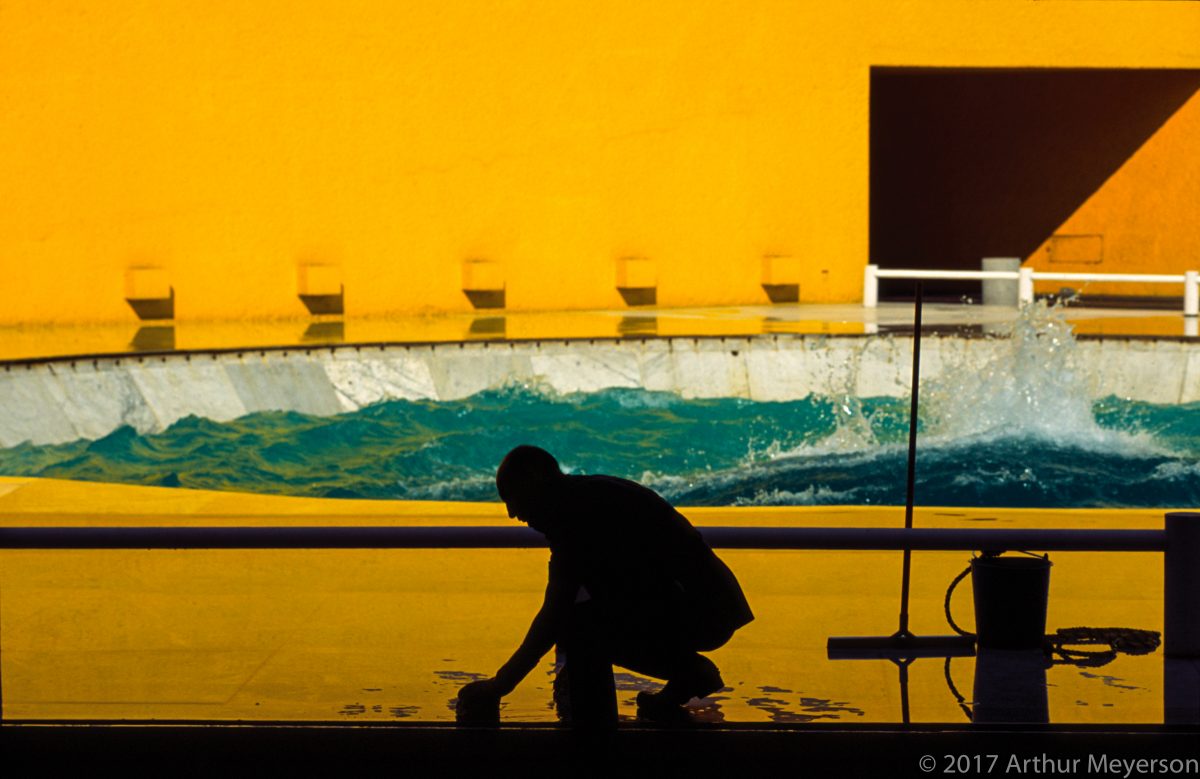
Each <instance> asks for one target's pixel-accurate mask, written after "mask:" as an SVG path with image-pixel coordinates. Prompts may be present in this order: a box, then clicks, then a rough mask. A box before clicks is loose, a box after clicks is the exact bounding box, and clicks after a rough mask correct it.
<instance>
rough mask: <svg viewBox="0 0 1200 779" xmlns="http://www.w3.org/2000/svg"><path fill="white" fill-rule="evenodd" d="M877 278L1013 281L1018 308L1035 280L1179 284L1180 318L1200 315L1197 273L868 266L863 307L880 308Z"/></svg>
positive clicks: (1030, 298) (1027, 300) (1028, 298)
mask: <svg viewBox="0 0 1200 779" xmlns="http://www.w3.org/2000/svg"><path fill="white" fill-rule="evenodd" d="M880 279H942V280H947V281H958V280H962V281H985V280H995V281H1016V282H1017V300H1016V303H1017V305H1024V304H1025V303H1032V302H1033V283H1034V282H1035V281H1101V282H1135V283H1139V284H1182V285H1183V315H1184V316H1188V317H1194V316H1198V315H1200V271H1194V270H1190V271H1186V272H1185V273H1051V272H1040V271H1035V270H1034V269H1033V268H1020V269H1019V270H1015V271H1002V270H993V271H982V270H918V269H915V268H914V269H893V268H888V269H881V268H880V267H879V266H878V265H868V266H867V267H866V270H865V272H864V273H863V305H864V306H865V307H867V308H874V307H875V306H877V305H879V280H880Z"/></svg>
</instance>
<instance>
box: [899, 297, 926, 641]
mask: <svg viewBox="0 0 1200 779" xmlns="http://www.w3.org/2000/svg"><path fill="white" fill-rule="evenodd" d="M924 292H925V288H924V286H923V285H922V283H921V282H919V281H918V282H917V289H916V297H917V300H916V306H915V308H914V310H913V357H912V402H911V403H910V404H909V407H908V476H907V479H908V480H907V483H906V486H905V493H904V529H905V530H912V524H913V523H912V518H913V493H914V487H915V485H916V478H917V407H918V399H917V397H918V393H919V391H920V388H921V303H922V299H923V298H924ZM910 579H912V550H911V549H905V550H904V568H903V571H902V573H901V580H900V630H899V633H900V634H902V635H907V634H908V632H909V631H908V590H909V580H910Z"/></svg>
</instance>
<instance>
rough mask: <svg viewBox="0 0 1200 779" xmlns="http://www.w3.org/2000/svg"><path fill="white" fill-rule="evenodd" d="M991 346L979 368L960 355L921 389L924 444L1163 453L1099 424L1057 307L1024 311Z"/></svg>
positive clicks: (1085, 378) (1085, 377)
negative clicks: (1003, 443) (1032, 443)
mask: <svg viewBox="0 0 1200 779" xmlns="http://www.w3.org/2000/svg"><path fill="white" fill-rule="evenodd" d="M997 343H998V344H1001V348H1000V349H999V350H998V351H997V352H996V353H995V355H994V356H993V357H992V358H991V359H990V360H988V361H987V362H986V363H984V364H982V365H972V364H971V363H970V362H969V360H968V359H967V358H966V356H965V354H964V355H962V356H960V358H959V359H958V361H957V362H952V363H951V364H949V365H947V366H946V368H945V369H944V370H943V371H942V373H941V375H940V376H939V377H938V378H937V379H934V380H931V381H929V382H927V383H925V384H923V386H922V391H921V401H922V414H921V421H922V427H923V429H924V430H923V432H924V433H925V438H924V441H925V442H926V443H928V444H932V445H946V444H951V443H971V442H974V441H976V440H980V439H986V440H998V439H1024V440H1041V441H1045V442H1048V443H1051V444H1054V445H1063V444H1069V445H1072V446H1077V447H1083V448H1096V449H1110V448H1113V447H1118V448H1120V449H1121V450H1122V451H1124V452H1125V453H1126V454H1127V455H1134V454H1135V453H1142V454H1147V455H1152V454H1161V453H1162V452H1163V450H1162V448H1161V447H1156V446H1154V445H1153V442H1152V441H1151V440H1150V438H1149V437H1148V436H1142V435H1137V434H1133V435H1131V434H1130V433H1129V432H1126V431H1120V430H1113V429H1111V428H1105V427H1102V426H1101V425H1100V424H1099V422H1098V421H1097V419H1096V416H1095V414H1094V413H1093V402H1092V399H1091V398H1090V397H1089V396H1088V393H1087V388H1088V384H1089V382H1088V375H1089V366H1087V365H1086V364H1085V363H1084V362H1083V361H1082V359H1081V358H1080V355H1079V351H1078V349H1077V347H1076V342H1075V337H1074V334H1073V332H1072V329H1071V325H1070V324H1069V323H1068V322H1067V320H1066V317H1065V314H1064V312H1063V310H1062V309H1061V308H1060V307H1058V306H1049V305H1047V304H1046V303H1045V301H1038V302H1036V303H1033V304H1030V305H1027V306H1025V307H1024V308H1023V309H1022V311H1021V314H1020V316H1018V317H1017V319H1016V320H1015V321H1014V322H1013V324H1012V325H1011V328H1010V329H1009V332H1008V333H1005V334H1003V337H1001V338H1000V339H999V340H998V341H997Z"/></svg>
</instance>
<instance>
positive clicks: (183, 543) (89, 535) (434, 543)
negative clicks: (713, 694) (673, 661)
mask: <svg viewBox="0 0 1200 779" xmlns="http://www.w3.org/2000/svg"><path fill="white" fill-rule="evenodd" d="M699 530H700V533H701V535H703V536H704V539H705V540H706V541H707V542H708V543H709V544H710V545H711V546H713V547H715V548H718V549H861V550H902V549H912V550H919V551H954V550H959V551H970V550H985V551H991V550H1017V549H1030V550H1038V551H1043V552H1053V551H1060V552H1161V551H1163V550H1164V549H1165V548H1166V535H1165V532H1164V531H1162V530H1061V529H1040V528H1039V529H1012V530H1010V529H1003V530H994V529H972V530H963V529H944V528H920V529H913V530H905V529H903V528H845V527H805V528H788V527H755V528H748V527H704V528H699ZM544 546H546V539H545V537H544V536H543V535H541V534H540V533H538V532H536V531H534V530H530V529H529V528H525V527H490V526H475V527H136V528H131V527H16V528H0V549H526V548H537V547H544Z"/></svg>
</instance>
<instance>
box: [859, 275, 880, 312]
mask: <svg viewBox="0 0 1200 779" xmlns="http://www.w3.org/2000/svg"><path fill="white" fill-rule="evenodd" d="M878 271H879V266H878V265H871V264H868V265H867V267H866V269H864V270H863V308H875V306H877V305H879V277H878V276H877V275H876V274H877V273H878Z"/></svg>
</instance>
